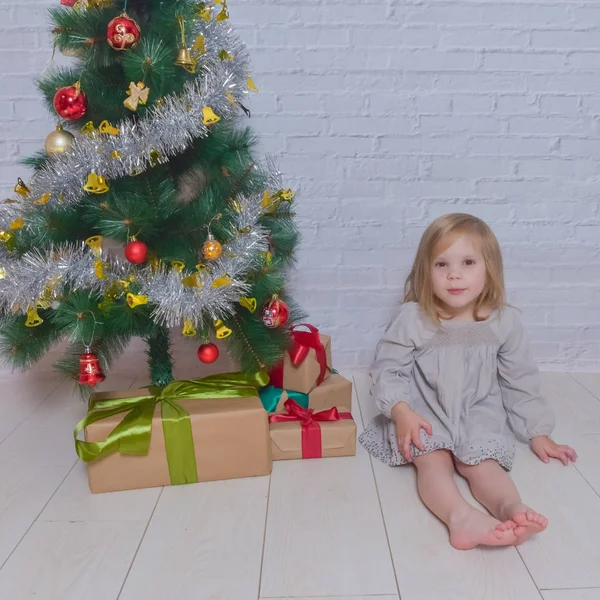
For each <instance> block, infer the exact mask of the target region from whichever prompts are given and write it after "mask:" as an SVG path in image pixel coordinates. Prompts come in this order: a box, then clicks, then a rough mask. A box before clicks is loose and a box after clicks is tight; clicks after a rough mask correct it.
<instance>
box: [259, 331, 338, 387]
mask: <svg viewBox="0 0 600 600" xmlns="http://www.w3.org/2000/svg"><path fill="white" fill-rule="evenodd" d="M301 327H306V328H307V329H308V331H302V330H301V329H300V328H301ZM291 335H292V342H293V344H292V347H291V348H290V350H288V351H287V352H286V353H285V354H284V356H283V360H282V361H281V363H279V364H278V365H277V366H276V367H274V368H273V369H272V370H271V372H270V373H269V375H270V377H271V385H272V386H274V387H278V388H282V389H285V390H293V391H295V392H301V393H303V394H308V393H309V392H311V391H312V390H313V389H314V388H315V387H317V386H318V385H321V383H323V381H325V379H326V378H327V377H328V376H329V375H330V373H331V370H332V369H331V338H330V337H329V336H328V335H323V334H320V333H319V330H318V329H317V328H316V327H314V326H313V325H308V324H302V325H295V326H294V327H292V328H291Z"/></svg>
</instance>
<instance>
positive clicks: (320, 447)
mask: <svg viewBox="0 0 600 600" xmlns="http://www.w3.org/2000/svg"><path fill="white" fill-rule="evenodd" d="M285 408H286V414H275V415H271V416H270V417H269V422H270V429H271V450H272V456H273V460H291V459H299V458H328V457H336V456H355V455H356V423H355V422H354V420H353V419H352V415H351V414H350V412H349V411H348V410H347V409H345V408H339V409H338V408H335V407H334V408H330V409H328V410H325V411H320V412H314V411H313V410H312V409H308V410H307V409H305V408H302V407H301V406H300V405H299V404H297V403H296V402H294V401H293V400H291V399H288V400H286V403H285Z"/></svg>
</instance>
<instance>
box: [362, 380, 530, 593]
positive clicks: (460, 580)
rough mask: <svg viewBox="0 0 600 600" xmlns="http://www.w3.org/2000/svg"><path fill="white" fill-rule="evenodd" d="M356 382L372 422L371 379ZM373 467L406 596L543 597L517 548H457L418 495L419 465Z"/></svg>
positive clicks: (366, 415) (366, 417)
mask: <svg viewBox="0 0 600 600" xmlns="http://www.w3.org/2000/svg"><path fill="white" fill-rule="evenodd" d="M354 380H355V383H356V387H357V390H358V397H359V402H360V406H361V410H362V414H363V419H364V420H365V423H368V422H369V421H370V420H371V419H372V418H373V417H374V416H375V415H376V414H377V409H376V407H375V405H374V402H373V400H372V398H371V396H370V381H369V379H368V377H367V376H366V375H360V374H356V375H355V378H354ZM373 465H374V468H375V477H376V480H377V486H378V489H379V494H380V497H381V503H382V507H383V514H384V518H385V523H386V527H387V532H388V536H389V539H390V546H391V549H392V557H393V559H394V565H395V569H396V575H397V577H398V586H399V588H400V595H401V598H402V600H507V599H514V600H540V595H539V592H538V590H537V588H536V587H535V585H534V583H533V582H532V581H531V577H530V576H529V574H528V573H527V569H526V568H525V565H524V564H523V562H522V561H521V559H520V557H519V555H518V553H517V551H516V550H515V549H514V548H501V549H475V550H470V551H469V552H460V551H458V550H454V548H452V546H451V545H450V542H449V540H448V532H447V529H446V527H445V526H444V525H443V524H442V523H441V522H440V521H438V520H437V519H436V518H435V517H434V516H433V515H432V514H431V513H430V512H429V511H428V510H427V509H426V508H425V506H424V505H423V503H422V502H421V500H420V498H419V495H418V493H417V485H416V474H415V470H414V468H413V467H408V466H407V467H398V468H391V467H388V466H387V465H384V464H382V463H380V462H379V461H377V460H373ZM457 479H458V480H459V486H460V488H461V491H462V492H463V494H464V495H465V496H466V497H467V499H468V500H469V501H470V502H471V503H473V504H474V505H476V506H477V503H476V502H475V500H474V499H473V497H472V496H471V495H470V493H469V492H468V488H467V486H466V484H465V482H464V481H463V480H462V479H460V478H457ZM506 573H510V574H511V576H510V577H506Z"/></svg>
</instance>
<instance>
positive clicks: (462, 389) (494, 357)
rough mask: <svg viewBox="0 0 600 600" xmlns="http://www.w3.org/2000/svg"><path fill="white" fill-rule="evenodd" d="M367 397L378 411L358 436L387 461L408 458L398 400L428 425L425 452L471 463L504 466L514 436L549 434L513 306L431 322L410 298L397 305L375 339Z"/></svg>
mask: <svg viewBox="0 0 600 600" xmlns="http://www.w3.org/2000/svg"><path fill="white" fill-rule="evenodd" d="M371 377H372V378H373V383H374V387H373V397H374V399H375V403H376V404H377V407H378V408H379V410H380V411H381V412H382V414H380V415H378V416H377V417H376V418H375V419H374V420H373V421H372V422H371V423H370V424H369V425H368V427H367V428H366V429H365V430H364V431H363V433H362V434H361V436H360V438H359V441H360V443H361V444H362V445H363V446H364V447H365V448H366V449H367V450H368V451H369V452H370V453H371V454H372V455H373V456H374V457H375V458H378V459H379V460H381V461H383V462H384V463H386V464H388V465H392V466H396V465H403V464H406V461H405V460H404V458H403V457H402V455H401V454H400V452H399V450H398V444H397V441H396V430H395V426H394V423H393V422H392V421H391V420H390V411H391V409H392V407H393V406H394V405H395V404H396V403H398V402H400V401H404V402H406V403H407V404H409V405H410V406H411V408H412V409H413V410H415V411H416V412H417V413H419V414H420V415H422V416H423V417H424V418H425V419H426V420H427V421H429V423H431V425H432V429H433V435H431V436H430V435H428V434H427V433H426V432H425V431H424V430H421V440H422V441H423V444H424V446H425V452H421V451H420V450H418V449H417V448H415V447H414V446H413V447H412V451H413V455H414V456H419V455H420V454H424V453H427V452H433V451H434V450H439V449H447V450H450V451H451V452H452V453H453V454H454V456H456V457H457V458H458V459H459V460H460V461H462V462H463V463H466V464H468V465H476V464H479V463H480V462H482V461H484V460H486V459H494V460H496V461H497V462H498V463H500V464H501V465H502V466H503V467H504V468H505V469H507V470H510V468H511V467H512V461H513V457H514V454H515V435H516V436H517V437H518V438H519V439H521V440H522V441H529V440H530V439H531V438H533V437H535V436H538V435H549V434H550V433H551V432H552V429H553V427H554V415H553V412H552V409H551V407H550V406H549V405H548V403H547V402H546V401H545V399H544V398H542V396H541V395H540V378H539V373H538V369H537V366H536V364H535V363H534V361H533V359H532V358H531V356H530V354H529V348H528V345H527V340H526V339H525V334H524V330H523V326H522V324H521V321H520V319H519V315H518V311H517V310H516V309H515V308H512V307H510V306H506V307H504V308H502V309H499V310H497V311H495V312H494V313H492V314H491V315H490V317H489V318H488V319H487V320H486V321H480V322H464V321H463V322H460V321H445V322H444V321H442V324H441V325H440V326H436V325H435V324H434V323H432V322H431V321H430V320H428V319H427V318H426V317H425V316H424V315H423V314H422V313H421V310H420V308H419V305H418V304H416V303H414V302H408V303H405V304H403V305H401V307H400V310H399V312H398V314H397V315H396V317H395V318H394V319H393V320H392V321H391V323H390V325H389V327H388V329H387V331H386V333H385V335H384V337H383V339H382V340H381V341H380V342H379V344H378V346H377V351H376V356H375V363H374V364H373V366H372V367H371Z"/></svg>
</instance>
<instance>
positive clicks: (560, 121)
mask: <svg viewBox="0 0 600 600" xmlns="http://www.w3.org/2000/svg"><path fill="white" fill-rule="evenodd" d="M57 3H58V0H46V1H37V2H30V1H28V0H20V1H18V2H17V1H16V0H3V2H2V6H0V84H1V85H0V129H1V131H2V135H1V136H0V186H1V188H2V192H3V193H4V194H7V193H9V191H10V188H11V187H12V185H13V184H14V181H15V180H16V178H17V176H23V175H24V170H23V168H22V167H20V166H18V164H17V158H18V156H19V155H21V154H28V153H31V152H32V151H34V150H35V149H36V148H38V147H39V146H40V145H41V144H42V142H43V138H44V136H45V135H46V134H47V133H48V132H49V131H50V130H51V128H52V119H51V116H49V115H48V114H47V113H46V112H45V110H44V109H43V107H42V103H41V102H40V100H39V98H38V95H37V93H36V90H35V87H34V83H33V80H34V78H35V77H36V76H37V75H38V74H39V73H40V72H41V71H42V69H43V68H44V65H45V62H46V61H47V60H48V59H49V58H50V56H51V53H52V50H51V38H50V36H49V34H48V33H47V23H46V14H45V9H46V8H47V7H48V6H51V5H54V4H57ZM229 4H230V11H231V17H232V24H233V26H235V27H236V28H237V30H238V32H239V33H240V35H241V37H242V38H243V39H244V41H245V42H246V43H247V44H248V45H249V48H250V51H251V54H252V57H253V69H252V74H253V77H254V80H255V82H256V83H257V85H258V87H259V88H260V90H261V93H260V94H258V95H256V96H253V98H252V102H251V108H252V111H253V116H252V120H251V122H250V124H251V125H252V126H253V127H254V129H255V130H256V131H257V132H258V133H259V134H260V135H261V139H262V147H263V150H264V151H266V152H269V153H271V154H274V155H275V156H276V158H277V160H278V162H279V164H280V166H281V169H282V171H283V172H284V174H285V175H286V177H287V181H288V182H289V184H290V185H292V186H293V187H295V188H296V189H297V190H298V196H297V198H298V202H297V212H298V218H299V222H300V224H301V227H302V230H303V235H304V237H303V242H302V246H301V247H300V249H299V251H298V261H299V268H298V270H297V272H296V273H295V274H294V276H293V286H294V289H295V291H296V295H297V297H298V299H299V300H300V302H301V303H302V304H303V305H304V306H305V307H306V309H307V312H308V313H309V315H310V320H311V321H312V322H313V323H315V324H317V325H319V326H320V327H321V328H322V329H323V330H324V331H327V332H328V333H331V334H332V335H333V336H334V345H335V355H336V364H337V366H338V367H339V368H353V367H361V366H365V365H367V364H368V363H369V362H370V360H371V358H372V355H373V349H374V346H375V343H376V341H377V339H378V337H379V336H380V334H381V331H382V328H383V327H384V325H385V323H386V322H387V320H388V319H389V317H390V315H391V314H392V311H393V310H394V306H395V305H396V303H397V302H398V301H399V299H400V297H401V289H402V284H403V281H404V278H405V276H406V274H407V269H408V267H409V265H410V263H411V260H412V258H413V255H414V252H415V247H416V244H417V242H418V239H419V236H420V235H421V233H422V231H423V229H424V227H425V226H426V225H427V224H428V223H429V222H430V221H431V220H432V219H433V218H435V217H436V216H438V215H440V214H444V213H446V212H451V211H465V212H470V213H472V214H475V215H477V216H479V217H482V218H483V219H485V220H487V221H488V222H489V223H490V225H491V226H492V227H493V229H494V230H495V232H496V233H497V235H498V237H499V239H500V242H501V244H502V247H503V251H504V258H505V262H506V275H507V285H508V291H509V298H510V300H511V301H513V302H514V303H515V304H517V305H518V306H519V307H521V308H522V309H523V318H524V320H525V323H526V325H527V328H528V331H529V335H530V339H531V341H532V348H533V352H534V354H535V357H536V358H537V359H538V361H539V362H540V364H541V366H542V367H543V368H547V369H571V370H599V369H600V308H599V307H600V214H599V203H598V197H599V194H600V177H599V170H598V160H599V159H600V8H598V5H597V2H594V1H591V0H588V1H587V2H586V1H585V0H562V1H561V0H553V1H550V0H548V1H541V0H508V1H506V2H505V1H500V0H497V1H496V2H491V1H486V0H470V1H465V0H453V1H452V2H450V1H442V0H420V1H417V0H403V1H400V0H387V1H383V0H345V1H344V2H337V1H334V0H305V1H304V2H297V0H277V1H275V0H271V1H266V0H262V1H261V0H231V2H230V3H229ZM55 60H56V61H57V62H60V61H64V60H65V59H64V58H63V57H60V56H57V57H55Z"/></svg>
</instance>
